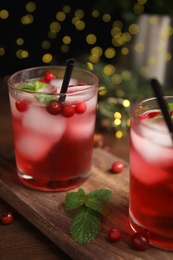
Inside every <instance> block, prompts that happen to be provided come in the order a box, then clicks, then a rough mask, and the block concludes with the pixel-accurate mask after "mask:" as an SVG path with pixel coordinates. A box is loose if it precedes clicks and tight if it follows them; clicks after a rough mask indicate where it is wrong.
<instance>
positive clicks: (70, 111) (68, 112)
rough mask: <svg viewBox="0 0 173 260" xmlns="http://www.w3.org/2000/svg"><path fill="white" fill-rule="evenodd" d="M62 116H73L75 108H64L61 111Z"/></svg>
mask: <svg viewBox="0 0 173 260" xmlns="http://www.w3.org/2000/svg"><path fill="white" fill-rule="evenodd" d="M62 114H63V116H65V117H71V116H73V115H74V114H75V107H73V106H64V107H63V109H62Z"/></svg>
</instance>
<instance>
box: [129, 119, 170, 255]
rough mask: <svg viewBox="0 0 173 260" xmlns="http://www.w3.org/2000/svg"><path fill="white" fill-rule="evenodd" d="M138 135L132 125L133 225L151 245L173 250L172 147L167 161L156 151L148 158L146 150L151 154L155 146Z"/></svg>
mask: <svg viewBox="0 0 173 260" xmlns="http://www.w3.org/2000/svg"><path fill="white" fill-rule="evenodd" d="M138 134H139V133H138ZM138 134H137V132H136V126H135V125H134V124H133V123H132V125H131V148H130V165H131V166H130V172H131V173H130V224H131V226H132V228H133V229H134V230H135V231H143V230H145V231H147V232H149V233H150V236H149V239H150V243H151V244H153V245H155V246H158V247H161V248H165V249H171V250H173V203H172V199H173V148H172V147H164V148H163V151H162V153H161V155H162V156H163V157H164V156H165V158H167V159H168V161H165V163H163V162H161V159H159V158H157V151H154V149H153V151H152V153H153V156H152V155H151V157H150V156H149V155H148V156H147V154H146V152H147V149H149V150H150V151H148V152H151V148H152V147H150V146H149V144H148V143H146V142H145V139H146V138H145V137H141V136H139V135H138ZM136 145H137V146H138V149H136ZM159 146H160V145H158V148H157V145H156V147H155V148H156V150H158V149H160V148H159ZM159 152H161V150H160V151H159ZM144 153H145V154H144ZM166 153H167V155H168V156H167V155H166ZM171 156H172V160H171ZM154 157H155V159H154Z"/></svg>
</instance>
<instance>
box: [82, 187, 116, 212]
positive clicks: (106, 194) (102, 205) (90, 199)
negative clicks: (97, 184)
mask: <svg viewBox="0 0 173 260" xmlns="http://www.w3.org/2000/svg"><path fill="white" fill-rule="evenodd" d="M111 196H112V192H111V191H109V190H105V189H100V190H95V191H93V192H90V193H88V194H87V199H86V202H85V206H87V207H88V208H91V209H93V210H96V211H98V212H100V213H101V214H102V215H104V216H106V215H107V213H108V204H107V201H108V200H109V199H110V197H111Z"/></svg>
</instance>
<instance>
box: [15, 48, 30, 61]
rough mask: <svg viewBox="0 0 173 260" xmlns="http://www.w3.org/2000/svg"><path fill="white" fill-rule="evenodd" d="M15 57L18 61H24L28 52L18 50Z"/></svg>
mask: <svg viewBox="0 0 173 260" xmlns="http://www.w3.org/2000/svg"><path fill="white" fill-rule="evenodd" d="M16 56H17V58H19V59H25V58H27V57H28V56H29V53H28V51H26V50H23V49H19V50H18V51H17V52H16Z"/></svg>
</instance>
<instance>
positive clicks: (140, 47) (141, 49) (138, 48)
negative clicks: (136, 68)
mask: <svg viewBox="0 0 173 260" xmlns="http://www.w3.org/2000/svg"><path fill="white" fill-rule="evenodd" d="M134 48H135V51H136V52H138V53H142V52H144V50H145V45H144V44H143V43H137V44H136V45H135V46H134Z"/></svg>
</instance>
